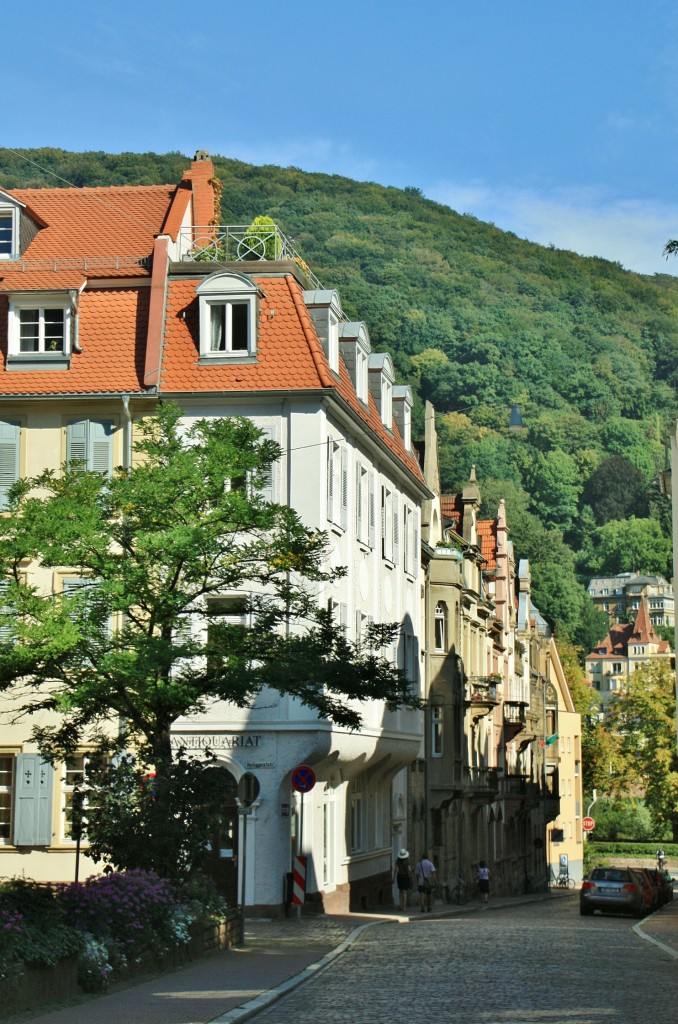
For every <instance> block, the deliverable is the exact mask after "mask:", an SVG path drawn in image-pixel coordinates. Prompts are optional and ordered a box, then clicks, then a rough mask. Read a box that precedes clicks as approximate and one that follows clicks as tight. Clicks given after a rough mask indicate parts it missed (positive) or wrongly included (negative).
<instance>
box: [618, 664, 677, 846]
mask: <svg viewBox="0 0 678 1024" xmlns="http://www.w3.org/2000/svg"><path fill="white" fill-rule="evenodd" d="M675 682H676V679H675V674H674V673H673V672H672V671H671V667H670V666H669V664H668V663H667V662H666V661H659V660H657V659H655V660H654V661H648V662H647V664H645V665H641V666H640V667H639V668H638V669H636V671H635V672H634V673H633V674H632V675H631V677H630V679H629V681H628V686H627V690H626V691H625V692H624V693H622V694H621V695H620V696H619V697H618V698H617V699H616V700H614V701H613V703H612V705H611V707H610V711H609V728H610V730H611V731H613V732H614V733H616V735H617V737H618V740H619V745H620V750H621V754H622V757H623V763H622V766H621V771H617V773H616V784H617V789H618V791H621V792H624V791H625V792H628V787H629V783H631V784H633V783H634V782H635V783H636V784H637V785H639V786H641V787H642V789H643V790H644V793H645V803H646V805H647V807H648V808H649V810H650V813H651V814H652V817H653V819H654V820H655V821H656V822H657V823H658V824H659V825H670V826H671V827H672V830H673V836H674V839H675V838H676V837H677V836H678V757H677V756H676V694H675Z"/></svg>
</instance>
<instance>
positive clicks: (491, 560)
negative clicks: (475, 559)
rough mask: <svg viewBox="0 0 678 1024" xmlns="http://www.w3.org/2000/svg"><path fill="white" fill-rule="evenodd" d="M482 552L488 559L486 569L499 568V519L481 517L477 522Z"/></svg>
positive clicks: (486, 559)
mask: <svg viewBox="0 0 678 1024" xmlns="http://www.w3.org/2000/svg"><path fill="white" fill-rule="evenodd" d="M476 533H477V534H478V541H479V545H480V553H481V554H482V556H483V558H484V559H485V561H486V563H487V564H486V565H485V569H486V570H492V569H496V568H497V520H496V519H480V520H478V522H477V523H476Z"/></svg>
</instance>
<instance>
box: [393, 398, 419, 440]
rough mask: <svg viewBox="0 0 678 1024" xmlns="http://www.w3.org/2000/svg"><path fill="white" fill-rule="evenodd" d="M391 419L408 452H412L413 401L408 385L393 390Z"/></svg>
mask: <svg viewBox="0 0 678 1024" xmlns="http://www.w3.org/2000/svg"><path fill="white" fill-rule="evenodd" d="M392 400H393V419H394V420H395V423H396V426H397V428H398V432H399V434H400V436H401V437H402V439H403V444H404V445H405V448H406V450H407V451H408V452H411V451H412V409H413V408H414V400H413V398H412V388H411V387H410V386H409V384H404V385H403V384H400V385H398V387H394V388H393V394H392Z"/></svg>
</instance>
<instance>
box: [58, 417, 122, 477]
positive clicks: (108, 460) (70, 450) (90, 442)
mask: <svg viewBox="0 0 678 1024" xmlns="http://www.w3.org/2000/svg"><path fill="white" fill-rule="evenodd" d="M66 461H67V462H68V464H69V465H72V464H73V463H80V468H81V469H88V470H91V471H93V472H94V473H102V474H103V475H104V476H110V475H111V473H112V471H113V423H112V422H111V421H110V420H72V421H71V422H70V423H68V424H67V427H66Z"/></svg>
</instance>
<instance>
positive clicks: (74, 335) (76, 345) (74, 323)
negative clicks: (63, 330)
mask: <svg viewBox="0 0 678 1024" xmlns="http://www.w3.org/2000/svg"><path fill="white" fill-rule="evenodd" d="M86 283H87V282H86V281H83V283H82V284H81V285H80V287H79V288H69V289H68V297H69V299H70V300H71V350H72V351H73V352H77V353H78V355H79V354H80V353H81V352H82V348H81V347H80V325H79V324H78V308H79V305H80V296H81V295H82V292H83V290H84V288H85V285H86Z"/></svg>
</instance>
